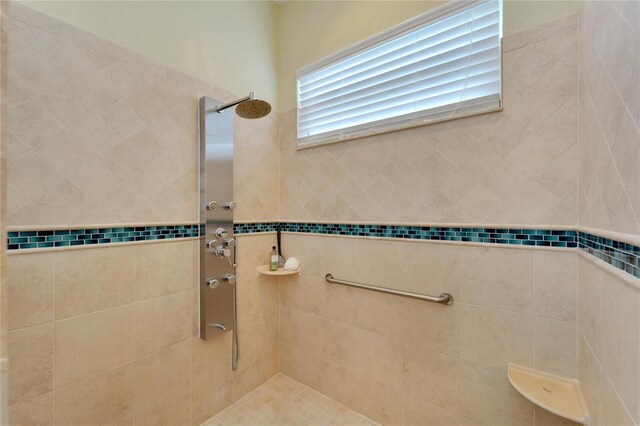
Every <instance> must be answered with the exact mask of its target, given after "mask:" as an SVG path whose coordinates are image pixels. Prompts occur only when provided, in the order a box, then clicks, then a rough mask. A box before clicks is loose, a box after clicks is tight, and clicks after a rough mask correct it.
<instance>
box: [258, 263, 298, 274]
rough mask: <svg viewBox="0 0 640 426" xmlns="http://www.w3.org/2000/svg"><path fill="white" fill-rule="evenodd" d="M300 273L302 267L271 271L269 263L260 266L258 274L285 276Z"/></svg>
mask: <svg viewBox="0 0 640 426" xmlns="http://www.w3.org/2000/svg"><path fill="white" fill-rule="evenodd" d="M299 273H300V268H298V270H296V271H287V270H285V269H284V268H278V270H277V271H270V270H269V265H262V266H258V274H260V275H270V276H285V275H298V274H299Z"/></svg>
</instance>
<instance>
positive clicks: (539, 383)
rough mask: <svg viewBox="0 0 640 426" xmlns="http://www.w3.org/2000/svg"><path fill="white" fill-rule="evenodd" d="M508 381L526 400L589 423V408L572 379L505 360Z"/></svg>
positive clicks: (566, 416)
mask: <svg viewBox="0 0 640 426" xmlns="http://www.w3.org/2000/svg"><path fill="white" fill-rule="evenodd" d="M508 372H509V373H508V375H509V381H510V382H511V384H512V385H513V387H514V388H516V390H517V391H518V392H520V393H521V394H522V396H524V397H525V398H527V399H528V400H529V401H531V402H533V403H534V404H536V405H538V406H540V407H542V408H544V409H545V410H547V411H550V412H552V413H553V414H556V415H558V416H560V417H564V418H565V419H569V420H572V421H574V422H577V423H581V424H585V425H586V424H589V412H588V411H587V406H586V404H585V402H584V398H583V397H582V392H581V391H580V384H579V383H578V381H577V380H575V379H570V378H567V377H562V376H556V375H554V374H549V373H545V372H544V371H540V370H535V369H533V368H528V367H523V366H520V365H516V364H511V363H509V368H508Z"/></svg>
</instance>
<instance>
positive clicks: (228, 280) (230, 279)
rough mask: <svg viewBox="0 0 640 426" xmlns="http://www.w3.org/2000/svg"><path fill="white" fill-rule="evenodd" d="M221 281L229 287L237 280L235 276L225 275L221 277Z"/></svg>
mask: <svg viewBox="0 0 640 426" xmlns="http://www.w3.org/2000/svg"><path fill="white" fill-rule="evenodd" d="M222 279H223V280H224V281H226V282H228V283H229V284H231V285H233V284H235V283H236V281H237V280H238V278H236V276H235V275H233V274H227V275H225V276H224V277H222Z"/></svg>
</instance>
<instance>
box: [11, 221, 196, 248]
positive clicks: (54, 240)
mask: <svg viewBox="0 0 640 426" xmlns="http://www.w3.org/2000/svg"><path fill="white" fill-rule="evenodd" d="M199 229H200V226H199V225H163V226H139V227H119V228H89V229H56V230H41V231H11V232H9V233H8V241H7V244H8V245H7V249H8V250H26V249H34V248H53V247H68V246H81V245H95V244H111V243H123V242H134V241H147V240H165V239H176V238H191V237H198V236H199V235H200V230H199Z"/></svg>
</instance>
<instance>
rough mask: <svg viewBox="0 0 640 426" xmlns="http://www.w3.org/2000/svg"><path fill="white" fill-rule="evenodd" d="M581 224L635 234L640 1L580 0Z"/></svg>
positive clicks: (638, 214) (639, 225)
mask: <svg viewBox="0 0 640 426" xmlns="http://www.w3.org/2000/svg"><path fill="white" fill-rule="evenodd" d="M581 23H582V25H581V32H580V70H581V73H580V154H579V176H580V185H579V186H580V192H579V200H580V208H579V212H580V217H579V224H580V225H584V226H589V227H593V228H600V229H605V230H610V231H616V232H623V233H628V234H631V235H635V236H638V235H640V84H639V82H640V48H639V46H640V5H639V4H638V2H635V1H631V2H624V1H614V2H605V1H589V2H584V6H583V10H582V15H581Z"/></svg>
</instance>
